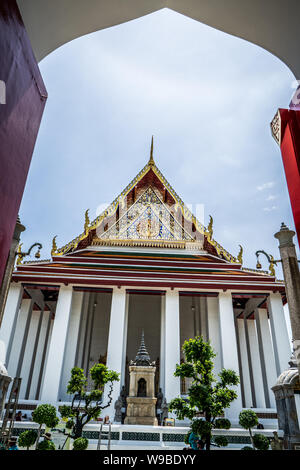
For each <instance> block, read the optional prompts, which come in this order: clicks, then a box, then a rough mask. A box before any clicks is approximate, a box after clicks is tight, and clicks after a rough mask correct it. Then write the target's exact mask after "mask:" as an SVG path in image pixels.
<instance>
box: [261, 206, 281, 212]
mask: <svg viewBox="0 0 300 470" xmlns="http://www.w3.org/2000/svg"><path fill="white" fill-rule="evenodd" d="M276 209H278V207H277V206H272V207H264V209H263V210H264V211H265V212H271V211H276Z"/></svg>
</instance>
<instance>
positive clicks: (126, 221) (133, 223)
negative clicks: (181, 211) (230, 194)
mask: <svg viewBox="0 0 300 470" xmlns="http://www.w3.org/2000/svg"><path fill="white" fill-rule="evenodd" d="M99 238H100V239H102V240H164V241H179V240H182V241H193V238H192V236H191V235H190V234H188V233H187V232H186V231H185V229H184V227H182V225H181V224H180V223H178V222H177V220H175V218H174V216H173V215H172V213H171V212H170V211H169V209H168V207H167V206H166V205H165V204H164V203H163V201H162V200H161V199H160V198H159V196H158V195H157V194H156V192H155V190H154V189H153V188H152V187H148V188H147V189H146V190H145V191H144V192H143V193H142V194H141V196H140V197H139V198H138V200H137V201H136V202H135V203H134V204H132V206H130V207H129V209H128V210H127V211H126V212H125V213H124V215H122V217H120V219H118V220H117V221H116V222H115V223H114V224H113V225H112V226H111V227H110V228H109V229H108V230H106V231H105V232H104V233H103V234H102V235H101V236H100V237H99Z"/></svg>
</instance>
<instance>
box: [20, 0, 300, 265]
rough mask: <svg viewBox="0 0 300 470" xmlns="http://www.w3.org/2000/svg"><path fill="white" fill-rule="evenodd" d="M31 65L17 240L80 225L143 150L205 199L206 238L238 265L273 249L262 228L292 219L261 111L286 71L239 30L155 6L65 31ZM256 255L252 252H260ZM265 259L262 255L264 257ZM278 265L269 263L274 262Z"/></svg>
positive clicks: (176, 182) (180, 185)
mask: <svg viewBox="0 0 300 470" xmlns="http://www.w3.org/2000/svg"><path fill="white" fill-rule="evenodd" d="M40 69H41V72H42V75H43V78H44V81H45V84H46V87H47V90H48V93H49V98H48V101H47V104H46V108H45V112H44V116H43V120H42V123H41V128H40V132H39V135H38V139H37V143H36V146H35V150H34V155H33V159H32V164H31V168H30V171H29V176H28V180H27V184H26V188H25V193H24V197H23V201H22V205H21V209H20V217H21V220H22V222H23V223H24V224H25V225H26V227H27V230H26V232H24V234H23V237H22V241H23V248H24V249H27V248H28V247H29V246H30V244H31V243H33V242H34V241H40V242H41V243H42V244H43V246H44V248H43V250H42V256H41V257H42V258H49V257H50V250H51V242H52V238H53V236H54V235H58V237H57V244H58V246H62V245H64V244H65V243H67V242H68V241H70V240H72V239H73V238H75V237H76V236H77V235H78V234H80V233H81V232H82V231H83V225H84V212H85V210H86V209H88V208H89V209H90V218H91V219H93V218H94V217H96V214H97V208H99V206H101V205H103V204H106V203H107V205H108V204H109V203H110V202H111V201H112V200H113V199H114V198H115V197H116V196H117V195H118V194H119V193H120V192H121V191H122V190H123V188H124V187H125V186H126V185H127V184H128V183H129V181H130V180H131V179H132V178H133V177H134V176H135V175H136V174H137V173H138V172H139V171H140V169H141V168H142V167H143V166H144V165H145V163H146V161H147V160H148V158H149V150H150V140H151V136H152V134H153V135H154V158H155V161H156V163H157V165H158V167H159V168H160V170H161V171H162V173H163V174H164V175H165V177H166V178H167V180H168V181H169V183H170V184H171V185H172V186H173V188H174V189H175V191H176V192H177V193H178V194H179V195H180V196H181V198H182V199H183V200H184V201H185V203H186V204H193V205H194V206H193V207H195V205H196V204H203V205H204V224H205V225H207V223H208V221H209V214H211V215H212V216H213V218H214V238H215V239H216V240H217V241H218V242H219V243H221V244H222V245H223V246H224V247H225V248H226V249H227V250H228V251H230V252H231V253H232V254H233V255H236V254H237V253H238V250H239V246H238V245H239V244H241V245H242V246H243V247H244V265H245V266H248V267H255V263H256V258H255V251H256V250H257V249H264V250H266V251H268V252H269V253H273V254H274V256H275V258H278V256H279V253H278V248H277V240H275V239H274V237H273V234H274V232H276V231H277V230H278V229H279V228H280V224H281V222H282V221H284V222H285V223H286V224H287V225H288V226H289V227H290V228H294V224H293V218H292V212H291V208H290V203H289V198H288V192H287V186H286V182H285V178H284V172H283V166H282V162H281V156H280V150H279V148H278V147H277V145H276V143H275V141H274V140H273V138H272V137H271V134H270V127H269V123H270V121H271V120H272V118H273V116H274V114H275V112H276V110H277V108H278V107H288V104H289V101H290V98H291V96H292V91H293V89H292V83H293V81H294V76H293V74H292V73H291V71H290V70H289V69H288V68H287V67H286V66H285V64H283V63H282V62H281V61H280V60H279V59H277V58H276V57H274V56H273V55H271V54H270V53H268V52H266V51H265V50H263V49H261V48H259V47H257V46H255V45H253V44H250V43H247V42H246V41H243V40H241V39H238V38H235V37H233V36H229V35H227V34H225V33H222V32H220V31H216V30H214V29H212V28H210V27H208V26H205V25H203V24H201V23H199V22H196V21H194V20H191V19H189V18H187V17H185V16H183V15H180V14H177V13H175V12H173V11H170V10H167V9H164V10H161V11H159V12H156V13H153V14H151V15H148V16H145V17H143V18H140V19H138V20H134V21H131V22H128V23H125V24H123V25H119V26H116V27H112V28H109V29H106V30H103V31H98V32H96V33H93V34H90V35H87V36H84V37H82V38H79V39H76V40H74V41H72V42H70V43H68V44H66V45H64V46H62V47H61V48H59V49H58V50H56V51H55V52H53V53H52V54H50V55H49V56H47V57H46V58H45V59H44V60H43V61H42V62H41V63H40ZM262 261H263V260H262ZM263 267H264V268H267V265H266V264H264V266H263ZM278 273H279V271H278Z"/></svg>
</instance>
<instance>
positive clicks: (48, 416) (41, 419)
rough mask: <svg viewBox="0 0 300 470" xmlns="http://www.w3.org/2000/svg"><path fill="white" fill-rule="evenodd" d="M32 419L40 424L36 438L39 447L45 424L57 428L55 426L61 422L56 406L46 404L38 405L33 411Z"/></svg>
mask: <svg viewBox="0 0 300 470" xmlns="http://www.w3.org/2000/svg"><path fill="white" fill-rule="evenodd" d="M32 420H33V421H34V422H35V423H38V424H39V425H40V426H39V428H38V435H37V440H36V449H37V448H38V444H39V440H40V436H41V430H42V426H43V424H45V425H46V426H47V427H48V428H55V426H57V424H58V423H59V418H58V416H57V414H56V408H55V406H53V405H48V404H44V405H39V406H37V407H36V409H35V410H34V412H33V413H32Z"/></svg>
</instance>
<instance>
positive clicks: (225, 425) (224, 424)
mask: <svg viewBox="0 0 300 470" xmlns="http://www.w3.org/2000/svg"><path fill="white" fill-rule="evenodd" d="M215 428H216V429H230V428H231V422H230V421H229V419H227V418H218V419H216V421H215Z"/></svg>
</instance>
